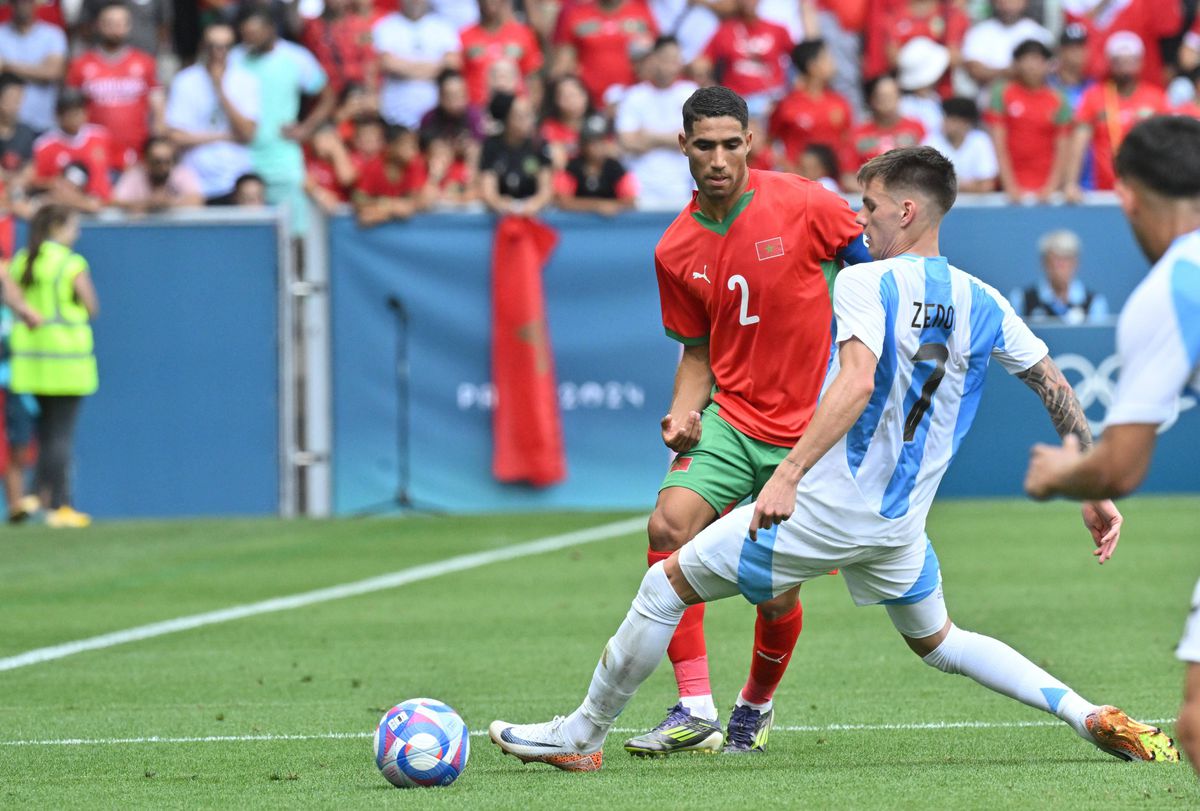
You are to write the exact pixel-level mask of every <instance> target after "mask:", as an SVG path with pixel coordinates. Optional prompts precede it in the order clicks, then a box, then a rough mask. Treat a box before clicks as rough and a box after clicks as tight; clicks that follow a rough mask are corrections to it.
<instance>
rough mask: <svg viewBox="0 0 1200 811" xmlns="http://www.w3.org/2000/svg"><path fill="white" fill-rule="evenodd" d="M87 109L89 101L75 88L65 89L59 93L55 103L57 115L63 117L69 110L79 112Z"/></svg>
mask: <svg viewBox="0 0 1200 811" xmlns="http://www.w3.org/2000/svg"><path fill="white" fill-rule="evenodd" d="M84 107H87V99H86V98H85V97H84V95H83V93H81V92H79V91H78V90H76V89H75V88H73V87H64V88H63V89H62V90H60V91H59V92H58V98H57V99H56V100H55V102H54V113H55V115H62V114H63V113H65V112H67V111H68V110H79V109H82V108H84Z"/></svg>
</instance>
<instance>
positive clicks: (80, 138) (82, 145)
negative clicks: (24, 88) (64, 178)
mask: <svg viewBox="0 0 1200 811" xmlns="http://www.w3.org/2000/svg"><path fill="white" fill-rule="evenodd" d="M110 152H111V149H110V147H109V138H108V130H106V129H104V127H97V126H93V125H91V124H85V125H84V126H83V128H82V129H80V130H79V132H77V133H75V135H74V136H71V135H67V134H66V133H65V132H62V131H60V130H51V131H50V132H47V133H45V134H44V135H42V136H41V137H39V138H38V139H37V141H35V142H34V144H33V168H34V175H35V176H36V177H37V178H38V179H40V180H50V179H51V178H55V177H59V176H60V175H62V173H63V169H65V168H66V167H67V166H68V165H70V164H72V163H78V164H82V165H83V167H84V168H86V169H87V172H88V183H87V189H86V191H87V193H88V194H90V195H93V196H95V197H99V198H100V199H101V200H103V201H104V202H106V203H107V202H108V199H109V197H111V196H112V182H111V181H110V180H109V177H108V170H109V163H108V156H109V153H110Z"/></svg>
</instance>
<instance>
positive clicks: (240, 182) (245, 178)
mask: <svg viewBox="0 0 1200 811" xmlns="http://www.w3.org/2000/svg"><path fill="white" fill-rule="evenodd" d="M247 183H260V184H262V185H263V186H266V185H267V181H265V180H263V177H262V175H260V174H258V173H257V172H245V173H243V174H240V175H238V178H237V180H235V181H233V190H234V191H235V192H236V191H237V190H238V189H240V188H241V187H242V186H245V185H246V184H247Z"/></svg>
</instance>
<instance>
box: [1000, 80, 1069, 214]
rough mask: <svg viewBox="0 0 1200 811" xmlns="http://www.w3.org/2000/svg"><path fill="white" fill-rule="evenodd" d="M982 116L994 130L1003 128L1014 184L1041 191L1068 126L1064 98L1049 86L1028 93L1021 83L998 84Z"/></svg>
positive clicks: (1066, 102) (1025, 188)
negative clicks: (1014, 177) (1015, 182)
mask: <svg viewBox="0 0 1200 811" xmlns="http://www.w3.org/2000/svg"><path fill="white" fill-rule="evenodd" d="M984 117H985V118H986V120H987V122H988V123H989V124H991V125H992V126H993V127H997V126H1000V127H1004V131H1005V133H1006V134H1007V136H1008V137H1007V139H1006V143H1007V149H1008V156H1009V160H1010V161H1011V163H1012V167H1013V174H1014V175H1015V176H1016V179H1017V185H1018V186H1020V187H1021V190H1022V191H1041V189H1043V188H1044V187H1045V185H1046V183H1047V181H1049V179H1050V172H1051V170H1052V169H1053V168H1054V153H1055V149H1056V148H1057V146H1058V139H1059V138H1061V137H1063V136H1065V135H1067V133H1068V131H1069V127H1070V124H1071V117H1072V114H1071V104H1070V102H1068V101H1067V97H1066V96H1064V95H1063V94H1062V92H1061V91H1059V90H1056V89H1054V88H1053V87H1049V86H1047V87H1039V88H1037V89H1036V90H1030V89H1029V88H1027V87H1026V86H1025V85H1023V84H1021V83H1020V82H997V83H996V85H995V86H994V87H993V88H992V99H991V102H990V104H989V105H988V110H987V113H986V114H985V116H984Z"/></svg>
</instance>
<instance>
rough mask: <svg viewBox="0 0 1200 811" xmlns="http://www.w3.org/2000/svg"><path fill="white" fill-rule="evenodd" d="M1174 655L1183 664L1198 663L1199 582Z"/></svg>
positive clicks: (1199, 631) (1199, 624) (1199, 623)
mask: <svg viewBox="0 0 1200 811" xmlns="http://www.w3.org/2000/svg"><path fill="white" fill-rule="evenodd" d="M1175 655H1176V656H1177V657H1179V658H1180V659H1182V660H1183V661H1185V662H1197V663H1200V581H1198V582H1197V583H1196V591H1195V592H1194V593H1193V594H1192V613H1190V614H1188V618H1187V624H1186V625H1184V626H1183V639H1181V640H1179V647H1178V648H1176V649H1175Z"/></svg>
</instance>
